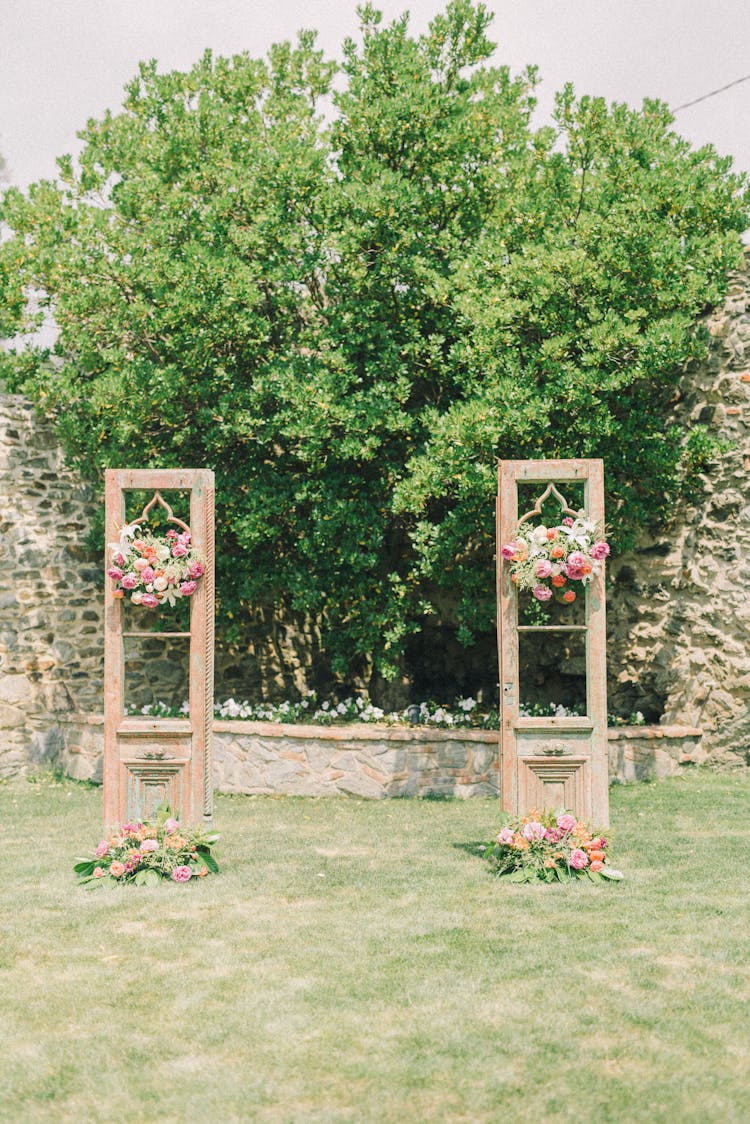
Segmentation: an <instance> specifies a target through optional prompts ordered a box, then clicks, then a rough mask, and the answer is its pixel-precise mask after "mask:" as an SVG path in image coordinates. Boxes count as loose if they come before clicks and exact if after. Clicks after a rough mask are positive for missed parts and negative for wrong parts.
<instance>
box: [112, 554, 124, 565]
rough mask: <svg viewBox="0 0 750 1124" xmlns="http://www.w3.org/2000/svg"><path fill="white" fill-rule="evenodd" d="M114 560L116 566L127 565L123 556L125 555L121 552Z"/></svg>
mask: <svg viewBox="0 0 750 1124" xmlns="http://www.w3.org/2000/svg"><path fill="white" fill-rule="evenodd" d="M112 561H113V562H114V564H115V566H124V565H125V559H124V558H123V556H122V555H121V554H116V555H115V556H114V558H113V559H112Z"/></svg>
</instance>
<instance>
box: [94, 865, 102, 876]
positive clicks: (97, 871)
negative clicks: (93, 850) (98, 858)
mask: <svg viewBox="0 0 750 1124" xmlns="http://www.w3.org/2000/svg"><path fill="white" fill-rule="evenodd" d="M103 877H104V871H103V870H102V868H101V867H100V866H95V867H94V878H103Z"/></svg>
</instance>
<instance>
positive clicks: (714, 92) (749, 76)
mask: <svg viewBox="0 0 750 1124" xmlns="http://www.w3.org/2000/svg"><path fill="white" fill-rule="evenodd" d="M748 81H750V74H746V75H745V77H744V78H735V80H734V82H727V84H726V86H719V89H718V90H711V91H710V92H709V93H708V94H702V95H701V96H700V97H699V98H693V100H692V101H686V102H683V103H682V105H676V106H674V107H673V109H672V113H679V112H680V110H681V109H689V108H690V106H691V105H697V104H698V102H700V101H708V99H709V98H715V97H716V95H717V94H723V93H724V91H725V90H731V89H732V86H739V85H741V83H742V82H748Z"/></svg>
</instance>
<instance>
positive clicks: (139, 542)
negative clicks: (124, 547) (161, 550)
mask: <svg viewBox="0 0 750 1124" xmlns="http://www.w3.org/2000/svg"><path fill="white" fill-rule="evenodd" d="M133 546H134V547H135V549H136V550H139V551H140V552H141V554H142V553H143V551H144V550H145V549H146V544H145V542H144V541H143V539H133Z"/></svg>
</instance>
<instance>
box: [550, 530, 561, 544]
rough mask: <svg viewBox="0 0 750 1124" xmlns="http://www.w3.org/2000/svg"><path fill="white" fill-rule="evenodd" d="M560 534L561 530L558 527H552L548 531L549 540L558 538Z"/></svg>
mask: <svg viewBox="0 0 750 1124" xmlns="http://www.w3.org/2000/svg"><path fill="white" fill-rule="evenodd" d="M559 534H560V532H559V531H558V529H557V527H550V529H549V530H548V531H547V542H552V540H553V539H556V538H557V536H558V535H559Z"/></svg>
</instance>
